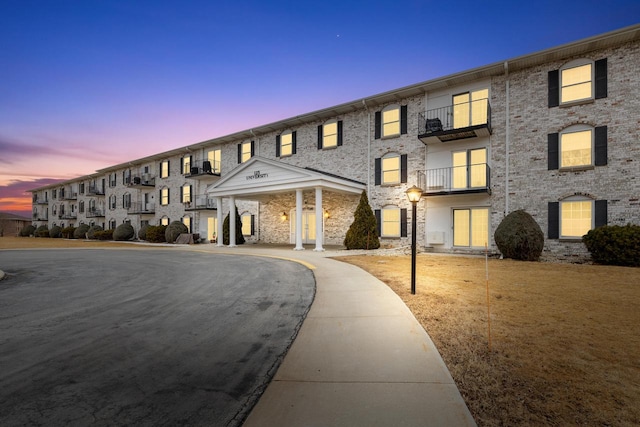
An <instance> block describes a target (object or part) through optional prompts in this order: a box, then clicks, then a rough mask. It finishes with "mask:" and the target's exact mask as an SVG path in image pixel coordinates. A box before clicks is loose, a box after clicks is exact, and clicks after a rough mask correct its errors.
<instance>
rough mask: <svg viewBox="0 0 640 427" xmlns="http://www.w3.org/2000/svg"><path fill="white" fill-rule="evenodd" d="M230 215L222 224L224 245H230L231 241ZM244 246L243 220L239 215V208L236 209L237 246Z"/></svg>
mask: <svg viewBox="0 0 640 427" xmlns="http://www.w3.org/2000/svg"><path fill="white" fill-rule="evenodd" d="M229 222H230V220H229V214H227V216H226V217H225V218H224V222H223V223H222V243H223V244H225V245H228V244H229V240H230V239H231V236H230V233H229ZM243 244H244V236H243V235H242V219H241V218H240V214H239V213H238V208H236V245H243Z"/></svg>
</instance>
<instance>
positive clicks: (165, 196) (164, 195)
mask: <svg viewBox="0 0 640 427" xmlns="http://www.w3.org/2000/svg"><path fill="white" fill-rule="evenodd" d="M160 204H161V205H162V206H166V205H168V204H169V189H168V188H166V187H165V188H162V189H161V190H160Z"/></svg>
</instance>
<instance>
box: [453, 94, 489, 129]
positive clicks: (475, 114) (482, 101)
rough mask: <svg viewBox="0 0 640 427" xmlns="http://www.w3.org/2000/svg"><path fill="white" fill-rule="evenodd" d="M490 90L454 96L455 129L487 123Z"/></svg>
mask: <svg viewBox="0 0 640 427" xmlns="http://www.w3.org/2000/svg"><path fill="white" fill-rule="evenodd" d="M488 99H489V89H481V90H476V91H473V92H465V93H461V94H458V95H454V96H453V127H454V128H455V129H458V128H464V127H469V126H477V125H483V124H486V123H487V117H488V116H487V112H488V105H489V101H488Z"/></svg>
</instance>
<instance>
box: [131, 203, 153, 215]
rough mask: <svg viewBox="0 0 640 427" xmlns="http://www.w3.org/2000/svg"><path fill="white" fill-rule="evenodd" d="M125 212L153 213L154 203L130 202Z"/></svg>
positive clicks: (134, 213)
mask: <svg viewBox="0 0 640 427" xmlns="http://www.w3.org/2000/svg"><path fill="white" fill-rule="evenodd" d="M127 212H128V213H129V214H131V215H141V214H142V215H144V214H154V213H155V212H156V205H155V203H140V202H136V203H131V205H130V206H129V207H128V208H127Z"/></svg>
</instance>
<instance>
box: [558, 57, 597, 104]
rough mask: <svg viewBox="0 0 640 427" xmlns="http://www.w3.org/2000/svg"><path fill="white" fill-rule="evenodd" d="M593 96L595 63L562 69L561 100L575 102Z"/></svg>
mask: <svg viewBox="0 0 640 427" xmlns="http://www.w3.org/2000/svg"><path fill="white" fill-rule="evenodd" d="M592 97H593V64H591V63H589V64H584V65H579V66H575V67H570V68H565V69H562V70H560V102H562V103H565V102H573V101H579V100H582V99H590V98H592Z"/></svg>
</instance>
